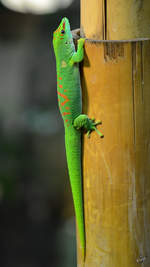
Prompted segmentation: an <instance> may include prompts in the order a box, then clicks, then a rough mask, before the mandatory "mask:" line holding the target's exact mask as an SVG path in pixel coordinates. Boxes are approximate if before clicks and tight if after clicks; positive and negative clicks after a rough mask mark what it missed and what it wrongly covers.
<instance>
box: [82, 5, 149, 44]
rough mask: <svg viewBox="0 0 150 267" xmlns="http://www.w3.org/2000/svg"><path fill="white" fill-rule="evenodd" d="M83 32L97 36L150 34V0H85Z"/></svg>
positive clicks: (123, 37) (121, 37)
mask: <svg viewBox="0 0 150 267" xmlns="http://www.w3.org/2000/svg"><path fill="white" fill-rule="evenodd" d="M81 34H82V35H83V36H85V37H86V38H88V39H94V40H130V39H135V38H149V37H150V1H149V0H136V1H135V0H92V1H91V0H81Z"/></svg>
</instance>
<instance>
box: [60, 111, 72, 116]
mask: <svg viewBox="0 0 150 267" xmlns="http://www.w3.org/2000/svg"><path fill="white" fill-rule="evenodd" d="M70 114H71V113H70V112H63V113H62V115H63V116H66V115H70Z"/></svg>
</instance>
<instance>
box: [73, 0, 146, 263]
mask: <svg viewBox="0 0 150 267" xmlns="http://www.w3.org/2000/svg"><path fill="white" fill-rule="evenodd" d="M87 2H88V1H87ZM113 2H114V1H113ZM116 2H117V0H116ZM120 2H121V1H120ZM134 2H135V5H136V4H137V2H138V1H134ZM146 2H147V1H146V0H145V1H144V3H146ZM84 3H85V0H82V1H81V8H83V6H84V5H83V4H84ZM100 3H101V2H100ZM87 4H88V3H87ZM109 4H110V3H109V2H108V3H107V8H108V5H109ZM125 12H126V11H125ZM91 13H92V11H91ZM106 13H107V12H106V11H105V14H106ZM82 14H83V17H84V20H83V19H82ZM94 14H95V13H94ZM126 14H127V12H126ZM97 16H98V12H97ZM120 17H121V16H120ZM85 18H86V19H87V18H88V17H86V13H85V10H84V12H83V11H82V9H81V23H82V22H83V21H84V23H82V32H84V33H85V32H86V31H85V29H86V26H85V27H84V24H85V23H86V19H85ZM100 18H101V16H100ZM111 19H112V18H111ZM126 19H127V18H126ZM95 20H96V18H95ZM112 20H113V19H112ZM107 21H108V20H107ZM123 21H125V19H124V20H123ZM137 21H138V18H137ZM143 24H144V22H143ZM118 25H119V23H118ZM107 26H108V25H107ZM89 27H90V24H89ZM92 27H93V26H92ZM119 27H120V29H121V25H120V26H119ZM133 28H134V27H133ZM134 29H137V28H136V27H135V28H134ZM129 31H130V32H131V29H130V30H129ZM89 32H90V34H91V35H89V36H88V33H87V36H88V37H90V38H91V37H93V38H95V37H94V36H96V34H95V35H94V33H92V31H91V30H89ZM106 32H107V34H106V35H105V36H108V32H109V36H113V31H112V33H111V35H110V32H111V31H108V27H107V31H106ZM118 32H119V30H118ZM132 32H133V31H132ZM101 33H102V28H101V30H100V31H99V29H97V36H98V35H99V36H100V34H101ZM119 33H120V32H119ZM119 33H118V36H119ZM140 34H141V35H139V36H138V37H140V36H142V33H140ZM129 36H130V37H131V34H129ZM129 36H128V37H129ZM128 37H127V34H126V38H127V39H128ZM134 37H135V36H134ZM124 38H125V37H124ZM118 39H119V37H118ZM81 78H82V79H81V80H82V89H83V112H84V113H86V114H88V116H89V117H95V118H96V119H97V120H99V119H100V120H102V121H103V125H102V126H98V127H100V129H101V131H102V132H103V133H104V138H103V139H100V138H99V137H98V136H97V134H96V133H95V132H93V133H92V135H91V138H90V139H87V137H86V136H84V138H83V187H84V207H85V231H86V258H85V262H83V259H82V255H81V251H80V245H79V244H80V242H78V266H80V267H83V266H84V267H100V266H101V267H136V266H144V267H148V266H150V194H149V193H150V122H149V121H150V40H149V39H141V40H133V41H132V40H128V41H95V42H94V41H93V40H86V42H85V59H84V62H83V68H81ZM139 264H140V265H139Z"/></svg>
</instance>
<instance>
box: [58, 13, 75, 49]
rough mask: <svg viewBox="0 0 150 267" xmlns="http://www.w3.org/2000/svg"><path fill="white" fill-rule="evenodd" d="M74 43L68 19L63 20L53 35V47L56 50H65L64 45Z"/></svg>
mask: <svg viewBox="0 0 150 267" xmlns="http://www.w3.org/2000/svg"><path fill="white" fill-rule="evenodd" d="M72 43H73V40H72V33H71V29H70V23H69V20H68V19H67V18H63V19H62V20H61V23H60V24H59V26H58V28H57V30H56V31H55V32H54V33H53V46H54V50H55V49H56V48H57V49H61V47H62V48H63V49H64V45H65V46H67V45H70V44H72Z"/></svg>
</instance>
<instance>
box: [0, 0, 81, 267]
mask: <svg viewBox="0 0 150 267" xmlns="http://www.w3.org/2000/svg"><path fill="white" fill-rule="evenodd" d="M79 2H80V1H79V0H0V267H57V266H59V267H74V266H76V241H75V220H74V210H73V204H72V196H71V190H70V184H69V179H68V172H67V165H66V158H65V148H64V129H63V123H62V120H61V117H60V114H59V110H58V105H57V95H56V70H55V57H54V53H53V48H52V33H53V31H54V30H55V29H56V28H57V27H58V24H59V23H60V20H61V18H62V17H64V16H66V17H68V18H69V20H70V23H71V26H72V29H75V28H79V14H80V11H79Z"/></svg>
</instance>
